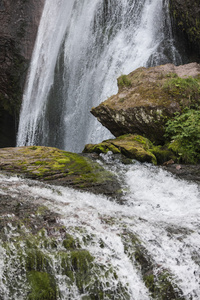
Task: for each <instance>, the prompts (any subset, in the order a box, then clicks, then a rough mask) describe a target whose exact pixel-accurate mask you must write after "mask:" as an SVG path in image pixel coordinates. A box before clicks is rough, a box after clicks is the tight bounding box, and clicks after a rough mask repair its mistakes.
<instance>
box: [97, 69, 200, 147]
mask: <svg viewBox="0 0 200 300" xmlns="http://www.w3.org/2000/svg"><path fill="white" fill-rule="evenodd" d="M199 76H200V66H199V65H198V64H196V63H192V64H188V65H183V66H178V67H176V66H174V65H172V64H167V65H162V66H156V67H151V68H138V69H137V70H135V71H134V72H132V73H130V74H128V75H126V76H125V77H120V78H119V80H118V85H119V86H118V87H119V92H118V93H117V94H116V95H113V96H111V97H110V98H109V99H107V100H106V101H104V102H103V103H101V104H100V105H99V106H97V107H95V108H92V110H91V113H92V114H93V115H94V116H95V117H97V119H98V120H99V121H100V122H101V123H102V125H104V126H105V127H106V128H108V130H110V132H111V133H112V134H113V135H114V136H116V137H118V136H121V135H124V134H127V133H131V134H138V135H142V136H144V137H146V138H148V139H149V140H150V141H151V142H154V143H155V144H161V145H163V144H164V143H165V137H164V134H165V124H166V122H167V121H168V120H169V119H171V118H172V117H173V116H174V114H175V113H177V112H179V113H181V112H182V111H183V110H184V108H185V107H199V105H200V100H199V99H200V78H199ZM123 78H124V80H123Z"/></svg>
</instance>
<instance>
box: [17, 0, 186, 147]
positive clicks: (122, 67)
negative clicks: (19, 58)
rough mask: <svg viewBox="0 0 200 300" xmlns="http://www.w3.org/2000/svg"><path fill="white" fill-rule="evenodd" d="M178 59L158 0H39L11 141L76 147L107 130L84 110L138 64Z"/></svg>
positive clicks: (165, 4)
mask: <svg viewBox="0 0 200 300" xmlns="http://www.w3.org/2000/svg"><path fill="white" fill-rule="evenodd" d="M167 62H171V63H175V64H180V63H181V58H180V56H179V54H178V52H177V51H176V49H175V47H174V44H173V38H172V32H171V23H170V18H169V14H168V1H163V0H139V1H138V0H117V1H116V0H115V1H114V0H106V1H105V0H84V1H79V0H60V1H58V0H56V1H54V2H53V3H52V2H51V1H46V3H45V7H44V12H43V16H42V19H41V24H40V27H39V32H38V37H37V41H36V45H35V50H34V53H33V58H32V63H31V68H30V72H29V76H28V80H27V86H26V89H25V93H24V99H23V106H22V111H21V117H20V124H19V131H18V142H17V144H18V146H21V145H32V144H40V145H46V146H56V147H59V148H63V149H65V150H68V151H74V152H80V151H82V149H83V147H84V145H85V144H86V143H94V142H100V141H102V140H103V139H105V138H108V137H110V133H109V132H108V131H107V129H105V128H103V127H102V126H101V125H100V124H99V123H98V121H97V120H96V119H95V118H94V117H93V116H92V115H90V109H91V108H92V106H96V105H98V104H99V103H100V102H102V101H103V100H105V99H107V98H108V97H109V96H111V95H112V94H114V93H116V92H117V83H116V78H117V77H118V76H120V75H121V74H127V73H129V72H131V71H133V70H134V69H136V68H137V67H140V66H152V65H157V64H161V63H162V64H163V63H167Z"/></svg>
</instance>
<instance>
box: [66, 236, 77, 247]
mask: <svg viewBox="0 0 200 300" xmlns="http://www.w3.org/2000/svg"><path fill="white" fill-rule="evenodd" d="M63 246H64V247H65V249H66V250H72V249H75V248H76V247H77V242H76V241H75V240H74V238H73V237H72V236H71V235H70V234H68V233H66V235H65V239H64V240H63Z"/></svg>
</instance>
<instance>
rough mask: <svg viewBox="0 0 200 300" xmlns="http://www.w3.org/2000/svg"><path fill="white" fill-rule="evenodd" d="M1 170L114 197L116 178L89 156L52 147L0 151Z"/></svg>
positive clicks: (116, 188)
mask: <svg viewBox="0 0 200 300" xmlns="http://www.w3.org/2000/svg"><path fill="white" fill-rule="evenodd" d="M0 170H2V171H4V172H5V171H6V172H9V173H15V174H20V175H22V176H24V177H26V178H31V179H39V180H40V181H44V182H46V183H51V184H54V185H61V186H72V187H73V188H77V189H79V190H87V191H91V192H93V193H101V194H105V195H108V196H117V195H118V190H119V189H120V186H119V184H118V182H117V179H116V178H115V177H114V176H113V174H111V173H110V172H108V171H106V170H105V169H104V168H103V167H102V166H100V165H99V164H98V163H97V162H95V161H93V160H92V159H90V158H88V157H84V156H81V155H78V154H75V153H71V152H66V151H62V150H59V149H57V148H51V147H40V146H33V147H32V146H30V147H18V148H3V149H0Z"/></svg>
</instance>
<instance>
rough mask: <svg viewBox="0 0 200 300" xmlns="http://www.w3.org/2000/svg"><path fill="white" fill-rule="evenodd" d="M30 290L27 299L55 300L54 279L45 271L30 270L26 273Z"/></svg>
mask: <svg viewBox="0 0 200 300" xmlns="http://www.w3.org/2000/svg"><path fill="white" fill-rule="evenodd" d="M28 281H29V284H30V286H31V291H30V293H29V295H28V298H27V299H28V300H56V299H57V290H56V283H55V279H54V277H53V276H52V275H50V274H48V273H46V272H37V271H31V272H30V273H29V275H28Z"/></svg>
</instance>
